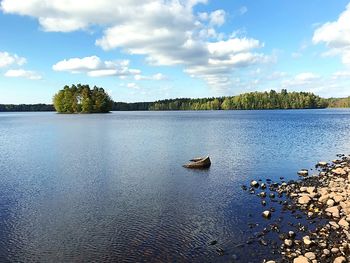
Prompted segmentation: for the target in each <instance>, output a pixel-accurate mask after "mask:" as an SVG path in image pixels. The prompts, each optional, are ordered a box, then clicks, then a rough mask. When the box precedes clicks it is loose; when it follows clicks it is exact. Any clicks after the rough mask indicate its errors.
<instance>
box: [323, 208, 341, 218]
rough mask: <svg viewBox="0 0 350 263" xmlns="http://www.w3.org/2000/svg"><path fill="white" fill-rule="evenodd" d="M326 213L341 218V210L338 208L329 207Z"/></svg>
mask: <svg viewBox="0 0 350 263" xmlns="http://www.w3.org/2000/svg"><path fill="white" fill-rule="evenodd" d="M326 212H327V213H330V214H332V216H333V217H340V216H339V208H338V207H337V206H332V207H328V208H327V209H326Z"/></svg>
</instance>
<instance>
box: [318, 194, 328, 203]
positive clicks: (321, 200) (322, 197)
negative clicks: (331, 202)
mask: <svg viewBox="0 0 350 263" xmlns="http://www.w3.org/2000/svg"><path fill="white" fill-rule="evenodd" d="M328 198H329V195H328V194H326V193H325V194H322V195H321V196H320V198H319V199H318V201H319V202H320V203H326V202H327V201H328Z"/></svg>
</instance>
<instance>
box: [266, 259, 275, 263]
mask: <svg viewBox="0 0 350 263" xmlns="http://www.w3.org/2000/svg"><path fill="white" fill-rule="evenodd" d="M266 263H276V261H273V260H269V261H267V262H266Z"/></svg>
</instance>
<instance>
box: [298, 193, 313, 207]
mask: <svg viewBox="0 0 350 263" xmlns="http://www.w3.org/2000/svg"><path fill="white" fill-rule="evenodd" d="M310 201H311V198H310V196H308V195H304V196H301V197H299V199H298V203H299V204H301V205H307V204H308V203H309V202H310Z"/></svg>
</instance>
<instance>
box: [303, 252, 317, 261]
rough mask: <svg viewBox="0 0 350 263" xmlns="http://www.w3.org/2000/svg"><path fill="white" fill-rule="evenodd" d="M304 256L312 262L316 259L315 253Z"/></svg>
mask: <svg viewBox="0 0 350 263" xmlns="http://www.w3.org/2000/svg"><path fill="white" fill-rule="evenodd" d="M304 256H305V257H307V258H308V259H310V260H313V259H316V255H315V254H314V253H313V252H307V253H305V255H304Z"/></svg>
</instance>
